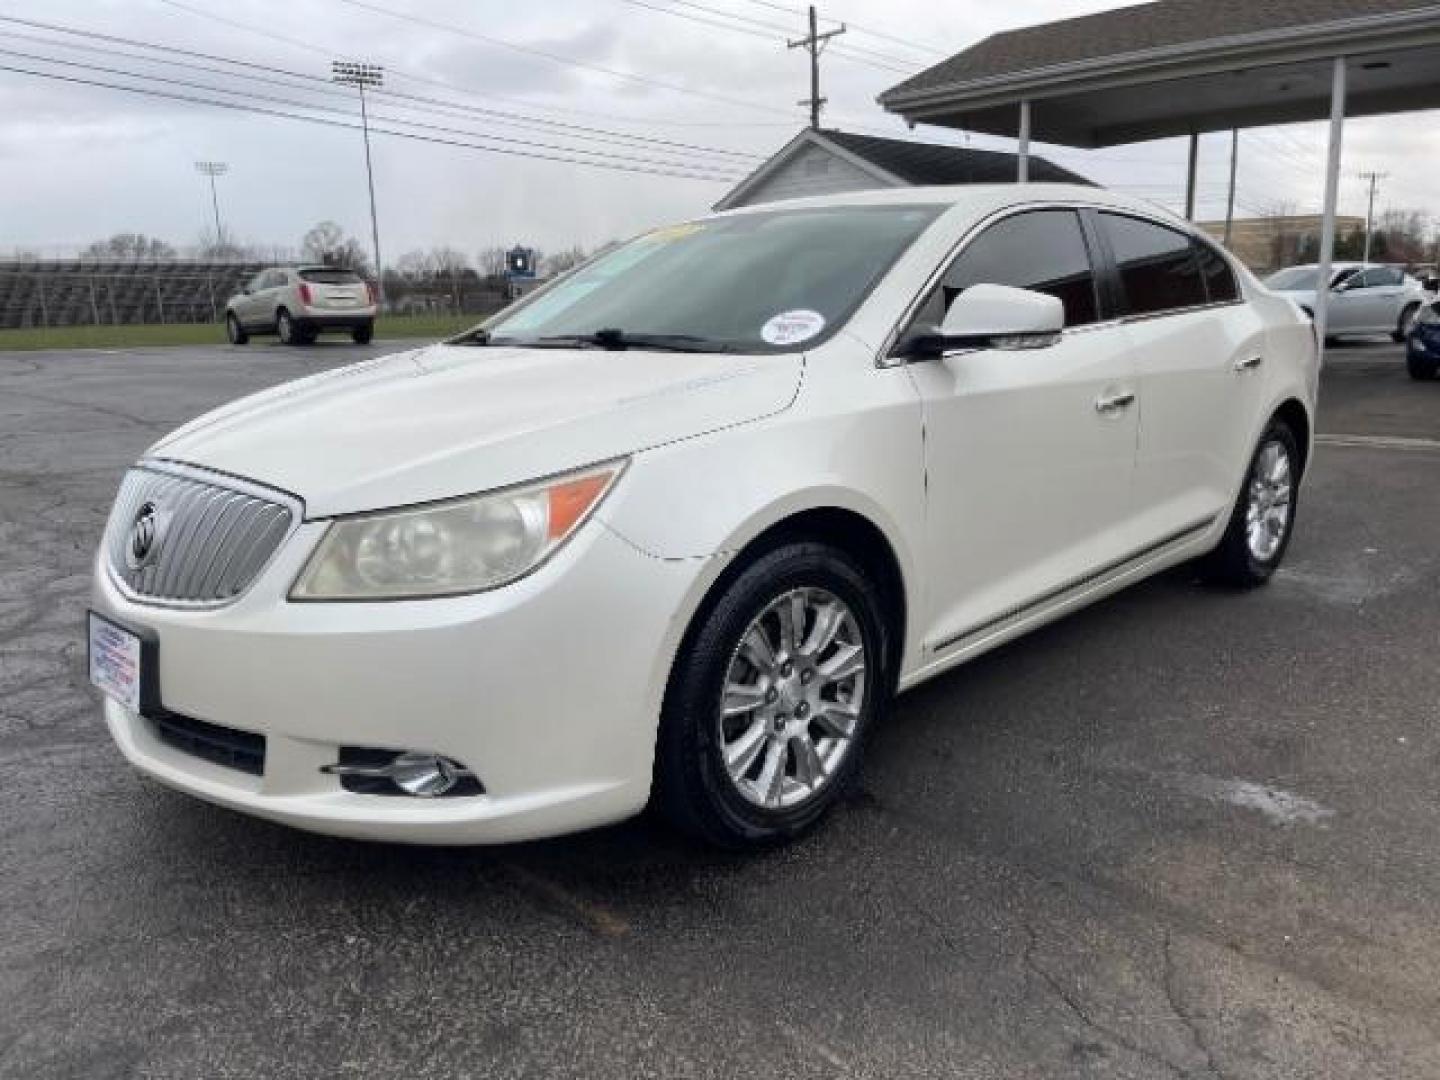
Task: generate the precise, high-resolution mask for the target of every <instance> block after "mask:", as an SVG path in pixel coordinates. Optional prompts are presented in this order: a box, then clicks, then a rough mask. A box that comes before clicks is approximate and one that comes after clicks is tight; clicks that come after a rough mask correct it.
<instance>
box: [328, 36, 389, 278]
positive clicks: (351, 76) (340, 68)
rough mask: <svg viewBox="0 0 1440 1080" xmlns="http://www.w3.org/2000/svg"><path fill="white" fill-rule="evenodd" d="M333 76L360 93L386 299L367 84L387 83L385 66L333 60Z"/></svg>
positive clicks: (373, 229)
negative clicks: (366, 95) (376, 209)
mask: <svg viewBox="0 0 1440 1080" xmlns="http://www.w3.org/2000/svg"><path fill="white" fill-rule="evenodd" d="M330 79H331V81H332V82H337V83H339V84H340V85H341V86H353V87H355V89H356V90H358V91H359V93H360V131H361V133H362V134H363V135H364V138H365V182H366V183H367V184H368V185H369V187H370V239H371V240H372V241H373V242H374V245H375V292H376V296H377V298H378V299H379V300H380V302H381V303H384V301H385V268H384V265H383V264H382V263H381V261H380V222H379V218H377V217H376V214H375V171H374V169H372V168H371V166H370V117H369V115H368V113H367V112H366V110H365V88H366V87H367V86H368V87H371V88H372V89H373V88H375V87H378V86H382V85H384V82H385V68H384V67H382V66H381V65H379V64H359V63H354V62H352V61H349V60H333V61H331V63H330Z"/></svg>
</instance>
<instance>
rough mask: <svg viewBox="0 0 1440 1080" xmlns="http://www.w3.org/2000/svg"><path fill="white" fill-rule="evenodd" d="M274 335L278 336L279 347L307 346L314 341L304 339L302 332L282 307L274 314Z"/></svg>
mask: <svg viewBox="0 0 1440 1080" xmlns="http://www.w3.org/2000/svg"><path fill="white" fill-rule="evenodd" d="M275 333H276V334H278V335H279V337H280V344H281V345H309V344H310V342H311V341H314V340H315V339H314V338H310V339H308V340H307V339H306V337H305V333H304V331H302V330H301V329H300V328H299V327H298V326H296V325H295V320H294V319H292V318H291V317H290V312H288V311H286V310H285V309H284V308H283V307H282V308H281V309H280V310H279V311H277V312H276V313H275Z"/></svg>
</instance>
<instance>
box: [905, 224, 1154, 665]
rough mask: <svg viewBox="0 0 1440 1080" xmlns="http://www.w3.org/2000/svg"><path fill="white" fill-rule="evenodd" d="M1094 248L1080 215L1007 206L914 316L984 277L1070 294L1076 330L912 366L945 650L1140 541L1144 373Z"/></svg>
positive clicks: (937, 317) (931, 568) (937, 634)
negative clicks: (1108, 303)
mask: <svg viewBox="0 0 1440 1080" xmlns="http://www.w3.org/2000/svg"><path fill="white" fill-rule="evenodd" d="M1091 250H1092V247H1091V244H1090V243H1089V241H1088V240H1087V234H1086V232H1085V230H1084V229H1083V228H1082V225H1081V221H1080V217H1079V215H1078V213H1077V212H1076V211H1074V210H1069V209H1041V210H1027V211H1022V212H1019V213H1016V214H1013V215H1010V216H1008V217H1005V218H1003V219H1001V220H1000V221H998V222H996V223H995V224H992V225H990V226H989V227H988V228H986V229H985V231H984V232H982V233H981V234H980V235H979V236H977V237H976V238H975V239H974V240H972V241H971V242H970V243H969V244H968V245H967V246H966V247H965V248H964V250H962V251H961V252H960V254H959V255H958V256H956V257H955V259H954V261H953V262H952V263H951V265H950V266H949V267H948V268H947V269H946V271H945V273H944V275H943V276H942V278H941V281H940V283H939V285H938V286H937V287H935V289H934V290H933V292H932V293H931V295H930V296H929V297H928V298H927V299H926V301H925V302H924V303H923V304H922V306H921V308H920V310H919V312H918V314H917V315H916V318H915V320H914V322H913V324H912V328H911V329H913V328H924V327H929V326H935V325H938V324H939V323H940V321H941V319H942V318H943V316H944V313H945V310H946V309H947V308H948V306H949V303H950V302H951V301H953V300H954V298H955V297H956V296H957V295H959V293H960V292H961V291H962V290H963V289H965V288H967V287H969V286H971V285H977V284H982V283H988V284H994V285H1010V286H1015V287H1018V288H1027V289H1033V290H1036V291H1038V292H1044V293H1048V294H1050V295H1053V296H1057V297H1059V298H1060V299H1061V300H1062V301H1063V302H1064V304H1065V316H1066V330H1065V332H1064V333H1063V334H1062V335H1061V337H1060V339H1059V340H1058V342H1057V343H1055V344H1053V345H1050V346H1048V347H1044V348H1036V349H1027V350H1018V351H1007V350H1000V349H979V350H969V351H962V352H956V353H953V354H950V355H947V356H945V357H944V358H943V359H933V360H925V361H917V362H914V363H911V364H910V365H909V368H908V370H909V372H910V374H911V377H912V378H913V379H914V382H915V385H916V388H917V390H918V391H919V395H920V398H921V402H922V408H923V414H924V432H925V468H926V484H927V495H926V498H927V513H926V528H925V538H924V560H925V566H926V581H927V585H928V587H927V589H926V593H927V604H928V610H927V612H926V620H927V622H926V625H927V635H926V645H927V647H928V649H929V650H930V651H931V652H932V654H934V655H936V656H937V657H938V656H939V655H943V654H945V653H948V652H951V651H953V650H955V649H959V648H964V647H965V646H967V645H970V644H974V643H978V642H981V641H983V640H985V639H986V638H987V637H988V636H990V635H992V634H993V633H995V632H998V631H1000V630H1003V629H1004V627H1005V625H1006V624H1007V623H1008V622H1010V621H1011V620H1012V619H1014V618H1018V617H1023V616H1024V615H1025V614H1026V613H1027V612H1028V611H1031V610H1034V609H1036V608H1038V607H1039V606H1041V605H1043V604H1044V603H1046V602H1048V601H1049V600H1053V599H1054V598H1055V597H1056V595H1057V592H1063V591H1064V590H1066V589H1068V588H1069V587H1071V586H1075V585H1078V584H1080V583H1082V582H1083V581H1084V579H1085V578H1086V576H1087V575H1089V574H1092V573H1094V572H1095V570H1096V569H1097V568H1100V567H1103V566H1105V565H1106V564H1107V563H1108V562H1111V561H1113V560H1115V559H1117V558H1119V557H1121V556H1122V555H1123V553H1124V551H1125V550H1126V546H1127V544H1128V542H1129V539H1128V538H1129V530H1128V529H1127V523H1128V521H1129V518H1130V514H1131V510H1130V487H1131V482H1132V475H1133V471H1134V467H1135V451H1136V438H1137V431H1138V415H1139V407H1138V401H1137V399H1136V397H1135V393H1136V378H1135V374H1136V373H1135V370H1134V368H1133V354H1132V350H1131V348H1130V346H1129V343H1128V341H1127V339H1126V337H1125V331H1124V329H1123V327H1121V326H1120V325H1119V323H1118V322H1112V323H1103V322H1101V321H1100V301H1099V293H1098V290H1097V285H1096V274H1095V270H1094V266H1093V264H1092V260H1091V254H1090V253H1091ZM907 332H908V331H907Z"/></svg>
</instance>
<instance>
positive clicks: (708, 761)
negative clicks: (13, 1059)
mask: <svg viewBox="0 0 1440 1080" xmlns="http://www.w3.org/2000/svg"><path fill="white" fill-rule="evenodd" d="M1317 372H1318V365H1317V357H1316V343H1315V340H1314V336H1313V332H1312V330H1311V326H1310V323H1309V322H1308V320H1306V319H1304V318H1303V316H1302V315H1301V314H1300V312H1299V311H1298V310H1297V309H1296V308H1295V307H1294V305H1292V304H1290V303H1289V302H1287V301H1285V300H1283V299H1281V298H1279V297H1276V296H1274V295H1272V294H1271V293H1269V292H1267V291H1266V290H1265V289H1263V288H1261V287H1259V286H1258V284H1257V283H1256V282H1255V280H1254V279H1253V278H1252V277H1251V276H1250V275H1249V274H1248V273H1247V272H1246V271H1245V270H1244V269H1243V268H1242V267H1240V266H1239V265H1237V264H1236V263H1235V262H1234V261H1233V260H1232V259H1231V258H1230V257H1229V256H1227V255H1226V254H1225V253H1224V252H1222V251H1221V250H1219V249H1218V248H1216V247H1215V246H1214V245H1212V244H1211V243H1210V242H1209V241H1208V240H1206V239H1205V238H1204V237H1203V236H1202V235H1200V234H1199V233H1197V232H1196V231H1195V230H1193V229H1191V228H1190V227H1188V226H1187V225H1185V224H1184V223H1182V222H1180V221H1178V220H1175V219H1173V218H1171V217H1168V216H1165V215H1164V214H1163V213H1161V212H1159V211H1157V210H1156V209H1154V208H1153V207H1151V206H1149V205H1147V204H1144V203H1141V202H1137V201H1134V200H1130V199H1125V198H1122V197H1119V196H1115V195H1111V194H1108V193H1106V192H1103V191H1099V190H1095V189H1090V188H1082V187H1068V186H1049V185H1030V186H1015V185H1003V186H990V187H960V188H932V189H924V188H918V189H911V190H905V191H889V192H883V193H862V194H849V195H842V196H830V197H825V198H817V199H805V200H799V201H795V202H788V203H781V204H772V205H769V206H761V207H757V208H751V209H746V210H741V211H736V212H730V213H725V214H720V215H717V216H714V217H709V218H704V219H701V220H697V221H691V222H688V223H686V224H682V225H677V226H674V227H671V228H664V229H659V230H657V231H654V232H651V233H648V234H646V235H644V236H641V237H639V238H638V239H635V240H633V241H631V242H630V243H628V244H626V245H624V246H622V247H619V248H618V249H615V250H613V251H611V252H609V253H607V254H605V255H603V256H601V257H599V258H597V259H595V260H593V261H592V262H590V263H589V264H587V265H585V266H583V267H581V268H580V269H578V270H577V271H575V272H573V273H572V274H570V275H568V276H566V277H565V278H563V279H560V280H558V281H557V282H555V283H554V284H552V285H551V286H550V287H549V288H547V289H545V290H543V291H540V292H537V293H535V294H533V295H532V296H530V297H527V298H526V299H525V300H523V301H522V302H520V303H518V304H516V305H514V306H513V307H511V308H509V309H508V310H506V311H504V312H502V313H501V314H500V315H498V316H496V317H494V318H493V319H491V320H490V321H489V322H487V323H485V324H484V325H483V326H482V327H480V328H477V329H476V330H474V331H472V332H470V333H468V334H465V335H463V336H461V337H459V338H456V339H454V340H453V341H450V342H447V343H445V344H442V345H435V346H432V347H428V348H423V349H418V350H415V351H412V352H405V353H399V354H397V355H393V356H387V357H384V358H381V359H378V360H372V361H369V362H365V363H361V364H357V365H355V366H353V367H349V368H344V369H341V370H338V371H333V372H329V373H327V374H323V375H319V376H316V377H314V378H310V379H304V380H301V381H300V382H296V383H291V384H289V385H286V386H280V387H276V388H274V389H272V390H269V391H266V392H264V393H261V394H257V395H255V396H253V397H250V398H247V399H245V400H243V401H239V402H236V403H234V404H231V405H229V406H226V407H224V408H221V409H219V410H217V411H215V412H212V413H210V414H208V415H206V416H203V417H201V418H200V419H198V420H195V421H193V422H192V423H190V424H188V425H187V426H185V427H183V428H181V429H180V430H179V431H177V432H175V433H174V434H172V435H170V436H168V437H167V438H165V439H163V440H161V441H160V442H159V443H157V444H156V445H155V446H154V447H152V448H151V449H150V451H149V452H147V453H146V455H145V456H144V457H143V459H142V460H141V461H140V462H139V463H137V464H136V465H135V466H134V467H133V468H132V469H131V470H130V472H129V473H128V474H127V475H126V477H125V479H124V482H123V484H122V486H121V489H120V494H119V497H118V499H117V501H116V503H115V507H114V510H113V513H112V515H111V518H110V523H109V526H108V529H107V532H106V535H105V538H104V541H103V544H102V546H101V549H100V552H99V557H98V560H97V563H96V567H95V601H94V611H93V613H92V614H91V615H90V618H89V648H90V672H91V677H92V679H93V680H94V682H95V683H96V684H97V685H98V686H99V687H100V688H101V690H103V691H104V693H105V698H106V700H105V719H106V721H107V723H108V726H109V728H110V731H111V732H112V734H113V736H114V738H115V741H116V742H117V743H118V744H119V746H120V749H121V750H122V751H123V752H124V753H125V755H126V756H127V757H128V758H129V759H130V760H131V761H132V762H133V763H134V764H135V765H136V766H138V767H139V768H140V769H142V770H143V771H145V772H146V773H148V774H150V775H152V776H154V777H156V778H158V779H159V780H161V781H163V782H164V783H166V784H169V785H172V786H173V787H176V788H179V789H181V790H183V791H186V792H189V793H191V794H193V795H197V796H199V797H200V798H203V799H208V800H210V801H211V802H215V803H219V804H221V805H223V806H228V807H232V808H234V809H237V810H242V811H245V812H247V813H252V814H256V815H259V816H262V817H266V818H270V819H273V820H275V821H280V822H285V823H288V824H291V825H296V826H299V827H301V828H306V829H313V830H317V831H321V832H327V833H334V834H339V835H344V836H354V837H365V838H374V839H385V840H398V841H410V842H417V843H446V844H448V843H483V842H494V841H509V840H519V839H523V838H529V837H539V836H545V835H551V834H556V833H562V832H566V831H569V830H575V829H583V828H587V827H589V826H595V825H600V824H603V823H606V822H613V821H617V820H619V819H622V818H625V817H628V816H630V815H632V814H635V813H636V812H638V811H640V810H641V809H642V808H643V807H645V806H646V805H647V804H653V805H655V806H656V807H657V808H658V809H659V810H660V811H662V812H663V813H664V814H665V815H666V816H668V817H669V818H670V819H671V820H672V821H673V822H675V823H676V824H677V825H679V826H680V827H682V828H683V829H685V830H687V831H689V832H691V833H693V834H695V835H697V836H699V837H702V838H704V839H706V840H709V841H712V842H715V843H719V844H724V845H731V846H744V845H753V844H761V843H766V842H773V841H776V840H779V839H783V838H787V837H791V836H794V835H796V834H798V833H800V832H801V831H802V830H804V829H806V828H807V827H809V826H811V825H813V824H814V823H815V822H816V821H817V820H819V819H820V818H821V817H822V816H823V815H824V814H825V812H826V811H827V810H828V809H829V808H830V807H831V806H833V805H834V804H835V802H836V800H837V798H838V797H839V796H840V795H841V793H842V792H843V791H844V789H845V787H846V785H847V783H849V782H850V781H852V780H853V779H854V777H855V775H856V773H857V771H858V770H859V768H860V766H861V756H862V753H863V751H864V747H865V742H866V739H867V737H868V736H869V734H870V732H871V731H872V730H873V729H874V728H875V726H876V725H877V724H879V723H882V722H883V720H884V717H885V713H886V709H887V707H888V705H889V703H890V700H891V698H892V697H893V695H894V694H895V693H896V692H897V691H903V690H906V689H909V688H910V687H913V686H915V685H917V684H919V683H921V682H923V681H924V680H926V679H929V678H932V677H933V676H936V675H938V674H940V673H941V672H943V671H946V670H947V669H949V668H951V667H954V666H955V665H956V664H959V663H961V662H963V661H965V660H967V659H969V658H971V657H973V656H976V655H978V654H979V653H982V652H984V651H986V650H987V649H992V648H994V647H996V646H997V645H999V644H1001V643H1002V642H1005V641H1007V640H1008V639H1011V638H1014V637H1016V636H1017V635H1019V634H1023V633H1024V632H1026V631H1027V630H1030V629H1032V628H1033V627H1036V626H1038V625H1040V624H1042V623H1044V622H1046V621H1048V620H1051V619H1055V618H1057V617H1059V616H1061V615H1063V614H1065V613H1066V612H1069V611H1072V610H1074V609H1076V608H1078V607H1080V606H1082V605H1085V604H1088V603H1090V602H1091V601H1093V600H1096V599H1098V598H1100V597H1102V596H1105V595H1106V594H1108V593H1113V592H1115V591H1116V590H1118V589H1121V588H1123V587H1125V586H1126V585H1128V584H1130V583H1132V582H1135V581H1138V580H1139V579H1141V578H1143V577H1146V576H1148V575H1150V574H1154V573H1156V572H1157V571H1159V570H1161V569H1163V568H1165V567H1168V566H1172V565H1174V564H1176V563H1180V562H1183V561H1186V560H1195V561H1196V566H1197V568H1198V570H1199V571H1200V572H1201V573H1202V574H1203V576H1205V577H1207V578H1210V579H1213V580H1218V581H1222V582H1226V583H1229V584H1231V585H1233V586H1241V587H1248V586H1256V585H1260V584H1262V583H1264V582H1265V581H1266V579H1267V578H1269V577H1270V576H1271V574H1272V573H1274V571H1275V568H1276V567H1277V566H1278V565H1279V563H1280V561H1281V559H1282V558H1283V557H1284V555H1285V549H1286V545H1287V543H1288V542H1289V539H1290V535H1291V529H1292V527H1293V524H1294V520H1295V507H1296V496H1297V493H1298V489H1299V485H1300V481H1301V477H1302V476H1303V475H1304V472H1305V469H1306V465H1307V463H1308V461H1309V457H1310V450H1311V429H1312V417H1313V415H1314V404H1315V392H1316V380H1317ZM1177 614H1178V613H1177Z"/></svg>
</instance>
